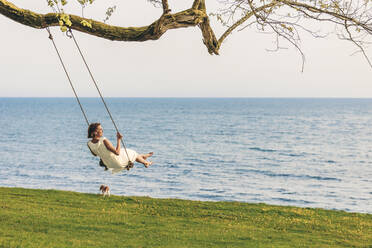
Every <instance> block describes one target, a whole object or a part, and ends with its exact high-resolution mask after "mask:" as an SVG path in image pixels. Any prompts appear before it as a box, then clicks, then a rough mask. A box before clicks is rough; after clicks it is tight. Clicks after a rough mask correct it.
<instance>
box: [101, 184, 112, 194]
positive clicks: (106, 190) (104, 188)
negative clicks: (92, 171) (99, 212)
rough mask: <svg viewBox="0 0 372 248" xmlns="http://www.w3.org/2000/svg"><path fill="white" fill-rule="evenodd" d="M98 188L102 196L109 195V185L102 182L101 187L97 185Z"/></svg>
mask: <svg viewBox="0 0 372 248" xmlns="http://www.w3.org/2000/svg"><path fill="white" fill-rule="evenodd" d="M99 190H100V191H101V194H102V196H103V197H105V196H110V188H109V186H107V185H103V184H102V185H101V187H99Z"/></svg>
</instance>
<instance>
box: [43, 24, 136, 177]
mask: <svg viewBox="0 0 372 248" xmlns="http://www.w3.org/2000/svg"><path fill="white" fill-rule="evenodd" d="M46 30H47V31H48V33H49V39H50V40H51V41H52V43H53V46H54V49H55V50H56V53H57V55H58V58H59V61H60V62H61V64H62V67H63V70H64V71H65V74H66V76H67V79H68V81H69V83H70V86H71V88H72V91H73V92H74V95H75V98H76V100H77V102H78V104H79V106H80V110H81V112H82V113H83V116H84V119H85V121H86V123H87V125H88V126H89V121H88V118H87V116H86V114H85V111H84V109H83V106H82V105H81V102H80V100H79V97H78V95H77V93H76V90H75V88H74V85H73V84H72V81H71V78H70V76H69V74H68V72H67V69H66V66H65V64H64V63H63V60H62V57H61V55H60V53H59V51H58V48H57V46H56V44H55V42H54V39H53V36H52V33H51V32H50V29H49V27H47V28H46ZM68 32H69V35H68V37H70V38H73V40H74V43H75V45H76V47H77V49H78V50H79V53H80V56H81V58H82V59H83V61H84V64H85V67H86V68H87V70H88V72H89V75H90V77H91V79H92V81H93V83H94V85H95V87H96V89H97V91H98V93H99V96H100V98H101V100H102V102H103V104H104V106H105V108H106V111H107V113H108V114H109V116H110V119H111V121H112V123H113V124H114V127H115V129H116V132H118V133H119V129H118V127H117V125H116V123H115V121H114V118H113V117H112V114H111V112H110V110H109V108H108V106H107V104H106V102H105V100H104V98H103V96H102V93H101V91H100V89H99V87H98V84H97V82H96V80H95V79H94V77H93V74H92V72H91V70H90V68H89V66H88V63H87V62H86V60H85V57H84V55H83V53H82V51H81V49H80V46H79V44H78V43H77V41H76V39H75V36H74V35H73V33H72V30H71V29H69V30H68ZM123 139H124V137H123V138H122V139H120V141H121V143H122V145H123V148H124V151H125V153H126V155H127V158H128V161H129V163H128V165H127V170H129V169H130V168H132V167H133V161H131V160H130V158H129V155H128V151H127V147H126V145H125V143H124V141H123Z"/></svg>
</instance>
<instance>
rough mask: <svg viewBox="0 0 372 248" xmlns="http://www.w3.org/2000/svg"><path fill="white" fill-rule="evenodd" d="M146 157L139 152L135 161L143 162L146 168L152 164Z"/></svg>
mask: <svg viewBox="0 0 372 248" xmlns="http://www.w3.org/2000/svg"><path fill="white" fill-rule="evenodd" d="M148 157H150V156H148ZM148 157H145V156H144V155H143V154H140V155H138V156H137V158H136V161H137V162H138V163H141V164H143V165H144V166H145V167H146V168H147V167H149V166H150V165H151V164H152V162H150V161H146V158H148Z"/></svg>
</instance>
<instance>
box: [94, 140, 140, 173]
mask: <svg viewBox="0 0 372 248" xmlns="http://www.w3.org/2000/svg"><path fill="white" fill-rule="evenodd" d="M105 139H106V138H105V137H101V138H100V139H99V140H98V142H97V143H93V142H92V141H89V142H88V146H89V148H90V150H91V151H92V152H93V153H94V154H96V155H97V156H98V157H100V158H101V159H102V161H103V163H104V164H105V165H106V166H107V168H108V169H109V170H111V172H112V173H117V172H119V171H121V170H123V169H125V167H126V166H127V165H128V163H129V160H130V161H132V162H134V161H136V158H137V156H138V153H137V152H136V151H134V150H131V149H127V152H128V156H129V160H128V157H127V154H126V152H125V150H124V148H122V149H121V150H120V155H119V156H118V155H116V154H114V153H112V152H111V151H109V150H108V149H107V148H106V146H105V144H104V143H103V141H104V140H105Z"/></svg>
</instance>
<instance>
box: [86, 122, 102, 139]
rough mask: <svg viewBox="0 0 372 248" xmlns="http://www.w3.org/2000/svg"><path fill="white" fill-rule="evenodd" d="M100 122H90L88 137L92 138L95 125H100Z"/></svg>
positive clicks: (95, 128)
mask: <svg viewBox="0 0 372 248" xmlns="http://www.w3.org/2000/svg"><path fill="white" fill-rule="evenodd" d="M100 125H101V123H98V122H96V123H91V124H90V125H89V127H88V138H93V133H94V132H95V131H96V130H97V127H98V126H100Z"/></svg>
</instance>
